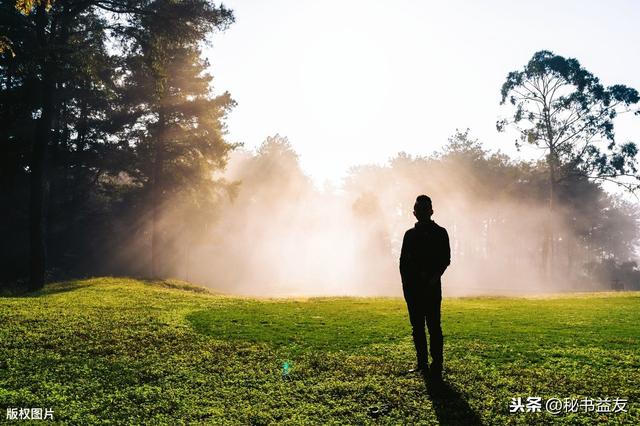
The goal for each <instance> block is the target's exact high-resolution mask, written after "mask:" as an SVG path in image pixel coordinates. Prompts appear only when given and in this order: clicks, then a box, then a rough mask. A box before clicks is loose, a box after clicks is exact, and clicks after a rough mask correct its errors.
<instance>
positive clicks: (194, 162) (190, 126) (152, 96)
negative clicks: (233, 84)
mask: <svg viewBox="0 0 640 426" xmlns="http://www.w3.org/2000/svg"><path fill="white" fill-rule="evenodd" d="M146 10H147V11H148V12H149V13H147V14H145V15H139V16H138V17H136V19H134V20H133V22H132V26H131V27H130V28H129V30H128V32H127V36H128V37H130V39H131V40H133V43H132V44H131V46H130V48H131V52H130V57H129V66H130V69H131V71H132V72H131V74H130V75H129V76H128V77H127V79H126V84H125V86H126V90H127V92H128V97H129V102H130V105H131V110H132V112H133V115H134V116H136V121H135V123H134V124H132V125H131V126H130V129H131V131H132V134H135V137H136V138H137V142H136V144H137V151H138V154H139V158H140V160H141V161H140V162H139V168H138V171H139V176H138V177H139V178H140V179H141V180H142V181H143V183H144V184H145V185H146V187H147V188H148V189H149V195H150V197H149V198H150V203H151V210H152V212H151V276H152V277H159V276H161V275H162V270H161V263H162V254H161V253H162V246H163V234H165V233H166V231H165V230H164V229H162V227H161V226H160V221H161V215H162V214H163V213H164V212H165V211H166V209H165V208H164V206H163V203H164V202H166V201H167V200H168V199H169V198H171V197H173V196H175V195H176V194H178V193H180V196H181V198H182V200H183V202H186V203H192V204H193V203H195V204H200V205H202V204H203V203H205V202H206V200H211V198H207V197H206V194H207V191H211V190H212V189H213V188H215V185H214V183H215V182H213V179H212V172H213V171H214V170H215V169H217V168H221V167H223V166H224V165H225V161H226V154H227V152H228V151H229V150H230V149H231V148H233V146H232V145H231V144H228V143H226V141H225V140H224V124H223V118H224V117H225V115H226V113H227V112H228V111H229V109H230V108H232V107H233V105H234V101H233V100H232V99H231V97H230V95H229V94H228V93H224V94H223V95H220V96H213V95H212V93H211V90H212V87H211V81H212V77H211V76H210V75H209V74H208V73H207V72H206V69H207V67H208V63H207V62H206V61H205V60H203V59H202V57H201V49H200V46H201V44H202V42H203V41H204V40H206V39H207V37H208V36H209V34H210V33H211V32H212V31H214V30H216V29H224V28H226V27H227V26H228V25H229V24H230V23H231V22H233V14H232V12H231V11H230V10H228V9H226V8H224V6H220V7H217V6H215V5H213V4H211V3H210V2H209V1H206V0H186V1H181V2H175V1H171V0H155V1H152V2H150V3H149V4H148V5H147V9H146ZM141 129H143V131H141ZM149 159H151V161H149ZM203 183H204V184H208V186H207V185H203ZM186 193H190V194H191V197H190V198H188V199H187V200H185V199H184V196H185V194H186Z"/></svg>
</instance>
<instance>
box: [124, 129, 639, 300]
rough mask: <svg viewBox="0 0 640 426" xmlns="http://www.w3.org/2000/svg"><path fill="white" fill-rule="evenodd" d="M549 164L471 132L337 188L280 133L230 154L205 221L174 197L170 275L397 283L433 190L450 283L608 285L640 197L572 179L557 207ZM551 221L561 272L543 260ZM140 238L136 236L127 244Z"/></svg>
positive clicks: (227, 280)
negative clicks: (323, 182) (445, 237)
mask: <svg viewBox="0 0 640 426" xmlns="http://www.w3.org/2000/svg"><path fill="white" fill-rule="evenodd" d="M543 167H544V166H543V165H541V164H533V163H524V162H516V161H514V160H512V159H510V158H509V157H507V156H505V155H503V154H501V153H490V152H487V151H485V150H484V149H483V148H482V146H481V144H480V143H479V142H478V141H475V140H473V139H471V138H470V137H469V135H468V132H464V133H457V134H456V135H455V136H454V137H452V138H450V140H449V143H448V144H447V145H446V146H445V148H443V150H442V151H441V152H436V153H433V154H431V155H429V156H426V157H411V156H409V155H406V154H403V153H400V154H398V155H397V156H395V157H394V158H392V159H390V161H389V162H388V163H387V164H386V165H361V166H357V167H354V168H352V169H351V170H350V172H349V174H348V177H347V179H345V181H344V182H343V184H342V185H341V186H340V187H337V188H333V187H325V188H318V187H317V186H316V185H314V183H313V182H312V180H311V179H310V178H309V177H308V176H307V175H306V174H305V173H304V172H303V170H302V169H301V167H300V164H299V158H298V155H297V154H296V152H295V151H294V149H293V147H292V145H291V144H290V143H289V141H288V140H287V138H284V137H281V136H279V135H276V136H274V137H269V138H267V139H266V140H265V142H264V143H263V144H262V145H261V146H260V147H259V148H258V149H257V150H256V151H247V150H242V149H240V150H235V151H234V152H233V153H232V154H231V156H230V158H229V162H228V164H227V167H226V169H225V171H224V173H223V174H221V175H219V176H217V178H218V179H219V181H220V182H225V183H226V187H227V189H226V190H223V191H219V196H218V198H217V201H216V204H215V210H214V211H212V213H211V217H209V219H210V221H208V222H207V223H208V225H207V226H205V227H204V228H203V227H200V228H198V229H197V230H194V229H191V228H192V225H194V224H195V223H196V222H197V221H196V220H194V218H193V217H191V216H190V214H189V213H188V212H186V213H185V212H183V211H181V210H180V206H181V204H182V203H181V202H180V201H179V200H172V201H171V202H168V203H166V204H165V208H164V216H163V217H164V220H163V221H161V223H162V224H164V225H163V226H165V227H166V228H167V230H166V232H165V234H166V235H167V241H170V244H169V247H172V249H171V250H172V254H170V255H167V256H165V262H164V266H165V275H166V276H171V277H175V278H179V279H186V280H189V281H192V282H196V283H199V284H202V285H206V286H208V287H210V288H212V289H214V290H216V291H221V292H225V293H230V294H239V295H250V296H263V297H285V296H331V295H339V296H342V295H350V296H400V295H401V294H402V290H401V289H402V287H401V280H400V274H399V269H398V261H399V256H400V248H401V244H402V238H403V235H404V232H405V231H406V230H407V229H409V228H411V227H413V226H414V223H415V222H416V220H415V218H414V217H413V215H412V207H413V203H414V201H415V198H416V196H417V195H419V194H427V195H429V196H430V197H431V198H432V200H433V206H434V216H433V220H434V221H436V222H437V223H438V224H440V225H441V226H444V227H445V228H446V229H447V230H448V233H449V237H450V243H451V259H452V260H451V265H450V267H449V268H448V269H447V271H446V272H445V274H444V276H443V278H442V282H443V294H444V295H445V296H470V295H535V294H548V293H554V292H566V291H593V290H602V289H611V283H610V281H611V279H610V277H604V278H603V277H602V276H597V274H596V273H595V272H594V266H593V265H595V262H601V263H602V262H603V261H605V260H606V259H610V258H611V257H612V256H615V259H620V258H621V257H624V256H628V257H629V256H634V255H635V248H634V247H633V246H632V244H631V245H629V244H627V245H624V244H622V245H620V244H617V245H616V247H609V246H611V242H612V241H613V240H615V238H614V239H612V238H610V237H611V236H612V235H613V234H611V232H613V230H614V229H618V231H617V232H618V234H619V235H626V236H627V237H626V240H628V241H633V240H634V238H635V235H637V221H636V217H637V216H636V215H635V210H634V211H627V210H624V209H622V207H624V206H623V205H622V204H620V201H619V200H616V199H615V198H612V197H611V196H610V195H609V194H607V193H606V192H604V191H603V190H602V189H601V188H600V187H599V186H598V185H595V184H593V183H590V182H587V181H576V182H569V183H567V184H566V185H565V186H564V191H565V195H564V197H563V199H564V200H565V202H564V203H563V204H561V205H560V206H559V207H558V208H557V209H556V211H555V212H554V215H553V217H552V218H550V216H549V215H550V212H549V209H548V203H547V202H546V200H545V197H546V189H545V188H546V186H545V174H544V170H543ZM561 189H562V188H561ZM572 197H573V198H572ZM589 204H591V206H592V207H598V206H599V207H600V208H602V209H604V210H605V211H606V210H607V208H609V209H612V210H615V209H618V210H616V211H618V213H620V214H618V216H616V217H614V218H611V217H607V215H603V214H597V213H596V214H594V213H595V211H594V210H593V209H589V210H585V209H584V206H585V205H589ZM607 206H609V207H607ZM625 212H626V213H625ZM623 213H624V214H623ZM625 214H626V215H625ZM610 216H611V215H610ZM550 223H552V224H553V225H552V226H554V228H555V233H554V235H555V238H554V239H555V243H554V248H553V261H552V262H550V264H551V265H552V270H551V271H552V272H551V274H552V275H551V278H550V275H549V274H550V273H548V272H545V271H547V270H546V269H545V267H544V266H545V264H544V262H545V258H548V256H549V255H550V254H549V253H545V235H547V233H546V232H545V229H547V228H546V227H548V226H550V225H549V224H550ZM616 227H617V228H616ZM604 228H606V229H609V230H610V231H611V232H608V233H605V234H606V235H605V236H606V238H605V236H603V235H599V234H598V229H600V230H602V229H604ZM176 229H179V231H176ZM171 235H172V236H171ZM616 235H617V234H616ZM135 238H139V236H138V237H135ZM621 238H622V239H625V238H623V237H621ZM607 241H609V242H607ZM139 244H140V243H135V242H131V241H130V242H129V243H128V246H129V250H131V247H136V246H139ZM607 244H609V246H607ZM616 250H617V252H616ZM139 251H142V252H144V250H141V249H140V247H138V248H136V249H134V250H132V251H131V252H139ZM121 253H124V257H125V258H126V259H131V260H133V259H136V262H138V263H139V264H141V265H144V264H145V263H144V262H139V259H138V258H137V256H136V255H131V254H130V253H129V252H128V251H127V250H125V251H121ZM545 256H546V257H545Z"/></svg>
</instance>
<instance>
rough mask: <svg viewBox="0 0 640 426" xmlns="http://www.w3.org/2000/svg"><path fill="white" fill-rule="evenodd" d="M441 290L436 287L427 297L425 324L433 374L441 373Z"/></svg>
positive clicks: (442, 340)
mask: <svg viewBox="0 0 640 426" xmlns="http://www.w3.org/2000/svg"><path fill="white" fill-rule="evenodd" d="M441 302H442V289H441V287H440V286H438V287H437V288H436V289H435V290H434V291H433V293H431V294H429V295H428V296H427V304H428V306H427V309H426V322H427V329H428V330H429V349H430V351H431V359H432V364H431V367H432V370H433V373H434V374H438V375H439V374H441V373H442V364H443V345H444V339H443V336H442V326H441V325H440V305H441Z"/></svg>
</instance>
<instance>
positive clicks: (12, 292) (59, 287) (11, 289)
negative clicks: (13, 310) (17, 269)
mask: <svg viewBox="0 0 640 426" xmlns="http://www.w3.org/2000/svg"><path fill="white" fill-rule="evenodd" d="M80 287H82V285H80V284H78V283H77V282H73V281H66V282H60V283H54V284H47V285H45V287H44V288H42V289H40V290H35V291H33V290H28V289H27V288H26V284H15V285H10V286H6V287H4V288H2V289H0V297H41V296H49V295H52V294H57V293H65V292H67V291H72V290H76V289H78V288H80Z"/></svg>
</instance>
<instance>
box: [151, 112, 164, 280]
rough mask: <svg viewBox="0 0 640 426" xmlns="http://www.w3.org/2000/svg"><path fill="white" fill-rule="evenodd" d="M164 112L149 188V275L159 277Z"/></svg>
mask: <svg viewBox="0 0 640 426" xmlns="http://www.w3.org/2000/svg"><path fill="white" fill-rule="evenodd" d="M165 125H166V123H165V113H164V109H163V108H162V107H161V108H160V112H159V114H158V135H157V138H156V140H155V142H154V161H153V174H152V176H153V179H152V185H153V186H152V188H151V203H152V209H153V213H152V224H151V277H152V278H160V277H161V272H160V245H161V242H160V237H161V236H160V223H159V222H160V207H161V204H162V198H163V197H162V172H163V162H164V133H165V132H164V129H165Z"/></svg>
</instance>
